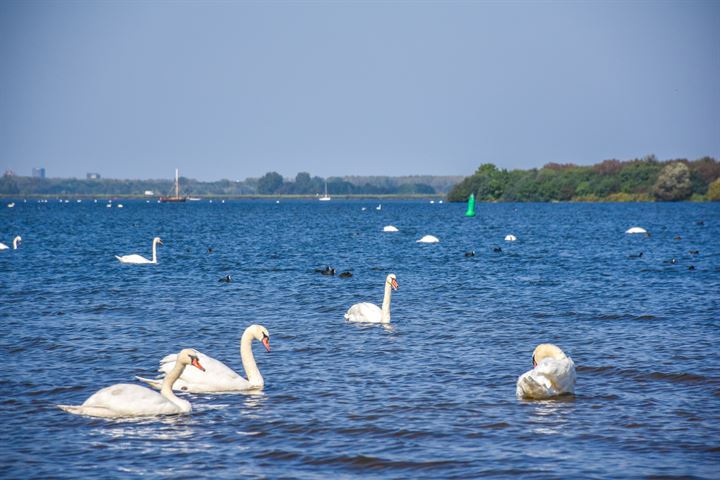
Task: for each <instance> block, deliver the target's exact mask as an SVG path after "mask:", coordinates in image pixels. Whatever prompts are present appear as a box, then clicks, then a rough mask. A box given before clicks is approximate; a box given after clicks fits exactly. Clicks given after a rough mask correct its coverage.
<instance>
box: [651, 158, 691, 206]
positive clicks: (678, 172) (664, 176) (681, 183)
mask: <svg viewBox="0 0 720 480" xmlns="http://www.w3.org/2000/svg"><path fill="white" fill-rule="evenodd" d="M691 193H692V184H691V183H690V169H689V168H688V166H687V165H685V164H684V163H682V162H674V163H669V164H667V165H666V166H665V168H663V169H662V171H661V172H660V175H659V176H658V179H657V181H656V182H655V186H654V187H653V194H654V195H655V198H657V199H658V200H663V201H668V202H672V201H677V200H685V199H686V198H688V197H689V196H690V194H691Z"/></svg>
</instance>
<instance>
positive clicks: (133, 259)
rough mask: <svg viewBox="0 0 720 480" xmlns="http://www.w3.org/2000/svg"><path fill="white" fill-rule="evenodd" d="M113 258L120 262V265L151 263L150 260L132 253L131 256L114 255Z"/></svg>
mask: <svg viewBox="0 0 720 480" xmlns="http://www.w3.org/2000/svg"><path fill="white" fill-rule="evenodd" d="M115 258H117V259H118V260H120V261H121V262H122V263H152V261H151V260H148V259H147V258H145V257H143V256H142V255H138V254H136V253H134V254H132V255H122V256H118V255H115Z"/></svg>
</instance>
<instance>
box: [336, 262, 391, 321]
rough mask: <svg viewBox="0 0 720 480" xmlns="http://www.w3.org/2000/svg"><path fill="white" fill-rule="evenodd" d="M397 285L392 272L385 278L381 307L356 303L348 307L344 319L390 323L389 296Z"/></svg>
mask: <svg viewBox="0 0 720 480" xmlns="http://www.w3.org/2000/svg"><path fill="white" fill-rule="evenodd" d="M398 287H399V285H398V283H397V277H396V276H395V274H394V273H391V274H390V275H388V276H387V278H385V296H384V297H383V303H382V308H380V307H378V306H377V305H375V304H373V303H367V302H365V303H356V304H355V305H353V306H352V307H350V308H349V309H348V311H347V313H346V314H345V320H347V321H349V322H368V323H390V297H391V296H392V290H397V289H398Z"/></svg>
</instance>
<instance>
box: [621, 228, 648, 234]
mask: <svg viewBox="0 0 720 480" xmlns="http://www.w3.org/2000/svg"><path fill="white" fill-rule="evenodd" d="M625 233H644V234H647V233H648V232H647V230H645V229H644V228H642V227H631V228H628V229H627V230H626V231H625Z"/></svg>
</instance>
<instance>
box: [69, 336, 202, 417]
mask: <svg viewBox="0 0 720 480" xmlns="http://www.w3.org/2000/svg"><path fill="white" fill-rule="evenodd" d="M177 358H178V362H177V363H176V364H175V368H173V370H172V371H171V372H170V373H169V374H168V375H167V376H166V377H165V380H164V381H163V383H162V387H161V389H160V393H157V392H155V391H153V390H150V389H149V388H146V387H141V386H140V385H133V384H130V383H118V384H117V385H112V386H110V387H105V388H103V389H102V390H99V391H97V392H95V393H94V394H93V395H92V396H90V398H88V399H87V400H85V402H84V403H83V404H82V405H58V407H60V408H61V409H63V410H65V411H66V412H69V413H74V414H76V415H89V416H91V417H105V418H121V417H149V416H155V415H176V414H179V413H188V412H190V411H191V410H192V406H191V405H190V402H188V401H187V400H183V399H181V398H178V397H176V396H175V394H174V393H173V391H172V385H173V383H175V381H176V380H177V379H178V377H180V375H182V373H183V370H185V367H186V366H188V365H192V366H194V367H195V368H198V369H200V370H204V368H203V366H202V364H201V363H200V361H199V360H198V352H196V351H195V350H193V349H191V348H186V349H185V350H182V351H181V352H180V353H178V354H177Z"/></svg>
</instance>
